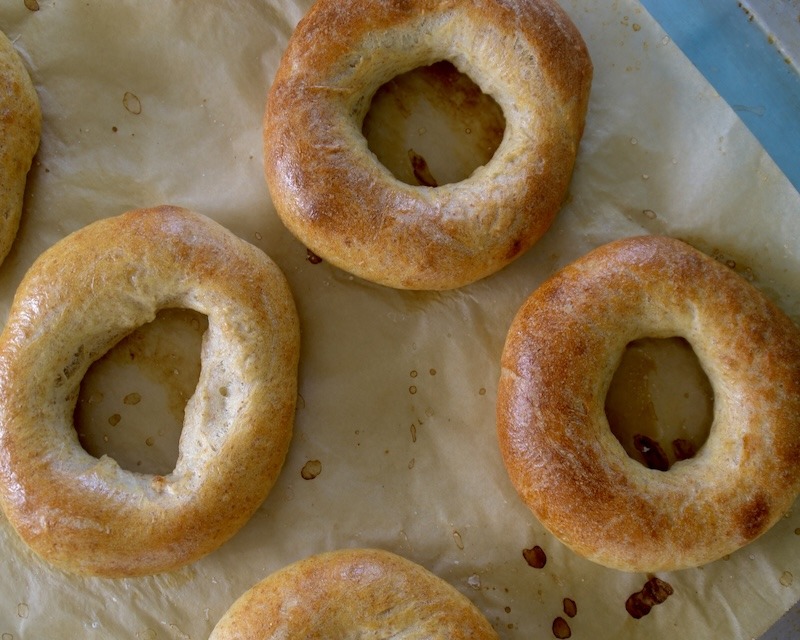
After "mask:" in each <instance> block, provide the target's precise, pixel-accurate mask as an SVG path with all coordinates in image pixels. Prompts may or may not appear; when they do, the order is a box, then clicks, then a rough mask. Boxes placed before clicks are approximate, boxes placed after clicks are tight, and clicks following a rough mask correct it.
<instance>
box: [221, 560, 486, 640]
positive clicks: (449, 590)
mask: <svg viewBox="0 0 800 640" xmlns="http://www.w3.org/2000/svg"><path fill="white" fill-rule="evenodd" d="M399 637H402V638H408V639H409V640H413V639H414V638H447V639H448V640H459V639H460V638H470V639H472V640H480V639H481V638H486V639H489V638H491V639H496V638H497V637H498V636H497V634H496V633H495V631H494V629H492V626H491V625H490V624H489V622H488V621H487V620H486V618H485V617H484V616H483V614H482V613H481V612H480V611H479V610H478V609H477V608H476V607H475V605H474V604H472V602H470V601H469V600H468V599H467V597H466V596H464V595H463V594H462V593H461V592H459V591H458V590H456V589H455V587H453V586H451V585H450V584H448V583H447V582H445V581H444V580H442V579H441V578H439V577H437V576H435V575H434V574H432V573H430V572H429V571H428V570H427V569H425V568H423V567H422V566H420V565H418V564H416V563H414V562H411V561H410V560H406V559H405V558H402V557H400V556H397V555H395V554H393V553H390V552H388V551H379V550H376V549H348V550H340V551H332V552H328V553H323V554H319V555H316V556H311V557H309V558H305V559H303V560H300V561H298V562H295V563H294V564H291V565H289V566H288V567H285V568H283V569H281V570H279V571H276V572H275V573H273V574H272V575H270V576H268V577H267V578H265V579H264V580H262V581H261V582H259V583H258V584H257V585H255V586H254V587H252V588H251V589H250V590H249V591H247V592H246V593H244V594H243V595H242V596H241V597H240V598H239V599H238V600H236V602H234V603H233V605H232V606H231V607H230V609H228V611H227V612H226V613H225V615H224V616H223V617H222V618H221V619H220V621H219V622H218V623H217V626H216V627H215V628H214V631H213V632H212V633H211V636H210V638H209V640H234V638H236V639H241V638H258V639H259V640H269V639H277V638H307V639H309V640H312V639H315V638H317V639H320V638H399Z"/></svg>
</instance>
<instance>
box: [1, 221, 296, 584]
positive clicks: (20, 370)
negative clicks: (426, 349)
mask: <svg viewBox="0 0 800 640" xmlns="http://www.w3.org/2000/svg"><path fill="white" fill-rule="evenodd" d="M168 307H173V308H174V307H178V308H189V309H194V310H195V311H198V312H200V313H203V314H205V315H207V316H208V330H207V332H206V334H205V335H204V337H203V345H202V352H201V373H200V380H199V382H198V385H197V388H196V390H195V393H194V394H193V396H192V397H191V398H190V400H189V402H188V403H187V405H186V411H185V420H184V425H183V431H182V433H181V439H180V445H179V453H178V460H177V464H176V466H175V470H174V471H173V472H172V473H170V474H168V475H166V476H158V475H145V474H138V473H135V472H131V471H127V470H125V469H122V468H120V467H119V465H118V464H117V463H116V462H115V461H114V460H113V459H111V458H108V457H106V456H103V457H101V458H99V459H98V458H95V457H93V456H91V455H89V454H88V453H86V451H84V450H83V449H82V448H81V446H80V444H79V442H78V437H77V433H76V431H75V427H74V424H73V411H74V408H75V403H76V401H77V397H78V392H79V388H80V383H81V379H82V378H83V376H84V374H85V373H86V371H87V369H88V367H89V365H90V364H91V363H92V361H94V360H96V359H97V358H99V357H100V356H101V355H102V354H103V353H104V352H105V351H107V350H108V349H109V348H111V347H112V346H113V345H114V344H115V343H116V342H118V341H119V340H120V339H121V338H122V337H123V336H125V335H126V334H128V333H129V332H130V331H132V330H133V329H135V328H136V327H139V326H141V325H143V324H145V323H147V322H150V321H151V320H153V318H154V317H155V314H156V312H157V311H158V310H159V309H163V308H168ZM298 342H299V331H298V320H297V315H296V311H295V307H294V302H293V300H292V296H291V293H290V291H289V289H288V286H287V283H286V281H285V279H284V276H283V274H282V273H281V272H280V271H279V269H278V268H277V266H276V265H275V264H274V263H273V262H272V261H271V260H270V259H269V258H268V257H267V256H266V255H265V254H264V253H263V252H261V251H260V250H259V249H257V248H256V247H254V246H252V245H250V244H248V243H247V242H245V241H244V240H241V239H239V238H237V237H236V236H234V235H233V234H232V233H230V232H228V231H227V230H225V229H224V228H223V227H221V226H220V225H219V224H217V223H216V222H213V221H212V220H210V219H208V218H205V217H203V216H201V215H199V214H196V213H193V212H190V211H187V210H184V209H178V208H174V207H158V208H154V209H143V210H136V211H131V212H128V213H125V214H123V215H120V216H117V217H113V218H108V219H105V220H101V221H98V222H95V223H93V224H91V225H89V226H87V227H85V228H83V229H81V230H79V231H77V232H75V233H73V234H72V235H70V236H68V237H66V238H64V239H63V240H61V241H60V242H58V243H56V244H55V245H54V246H52V247H51V248H50V249H48V250H47V251H45V252H44V253H43V254H42V255H41V256H40V257H39V258H38V259H37V260H36V262H34V264H33V265H32V266H31V268H30V270H29V271H28V273H27V274H26V275H25V277H24V279H23V281H22V283H21V284H20V286H19V289H18V291H17V293H16V296H15V298H14V301H13V303H12V307H11V311H10V314H9V318H8V321H7V323H6V326H5V328H4V330H3V332H2V334H1V335H0V504H2V507H3V510H4V511H5V514H6V516H7V517H8V519H9V521H10V522H11V524H12V525H13V526H14V528H15V529H16V531H17V532H18V533H19V535H20V537H21V538H22V539H23V540H25V542H27V543H28V545H29V546H30V547H31V548H32V549H33V550H34V551H35V552H37V553H38V554H39V555H40V556H41V557H43V558H44V559H46V560H48V561H49V562H51V563H53V564H55V565H57V566H58V567H61V568H62V569H65V570H67V571H70V572H75V573H79V574H90V575H99V576H107V577H119V576H134V575H143V574H152V573H158V572H163V571H168V570H171V569H173V568H176V567H178V566H181V565H183V564H186V563H189V562H191V561H193V560H196V559H198V558H199V557H201V556H203V555H204V554H206V553H208V552H210V551H212V550H214V549H216V548H217V547H218V546H219V545H221V544H222V543H223V542H225V541H226V540H227V539H228V538H230V537H231V536H232V535H233V534H234V533H235V532H236V531H237V530H238V529H239V528H240V527H241V526H242V525H243V524H244V523H245V522H246V521H247V520H248V518H249V517H250V516H251V515H252V513H253V512H254V511H255V509H256V508H257V507H258V506H259V505H260V504H261V502H262V501H263V500H264V498H265V496H266V495H267V493H268V491H269V490H270V488H271V486H272V485H273V483H274V481H275V479H276V477H277V475H278V473H279V471H280V469H281V466H282V464H283V461H284V457H285V455H286V452H287V448H288V445H289V441H290V438H291V431H292V423H293V420H294V406H295V399H296V384H297V382H296V377H297V376H296V372H297V361H298V351H299V346H298Z"/></svg>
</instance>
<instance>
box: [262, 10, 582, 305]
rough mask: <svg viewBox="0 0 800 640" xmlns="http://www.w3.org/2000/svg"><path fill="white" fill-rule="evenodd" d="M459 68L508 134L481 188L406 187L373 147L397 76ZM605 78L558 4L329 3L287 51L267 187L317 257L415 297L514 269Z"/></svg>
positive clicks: (271, 100) (557, 188) (267, 123)
mask: <svg viewBox="0 0 800 640" xmlns="http://www.w3.org/2000/svg"><path fill="white" fill-rule="evenodd" d="M441 60H447V61H450V62H452V63H453V64H454V65H455V66H456V67H457V68H458V69H459V71H461V72H462V73H464V74H466V75H467V76H469V77H470V78H472V80H474V81H475V82H476V83H477V84H478V85H479V86H480V87H481V89H482V90H483V91H484V92H485V93H487V94H489V95H491V96H492V97H493V98H494V99H495V100H496V101H497V103H498V104H499V105H500V107H501V108H502V110H503V113H504V115H505V119H506V129H505V134H504V137H503V140H502V142H501V144H500V146H499V148H498V149H497V151H496V153H495V155H494V156H493V158H492V159H491V161H489V163H487V164H486V165H485V166H483V167H479V168H478V169H477V170H476V171H475V172H474V173H473V174H472V175H471V176H470V177H469V178H467V179H466V180H463V181H461V182H458V183H454V184H447V185H442V186H439V187H427V186H413V185H409V184H405V183H403V182H401V181H399V180H397V179H396V178H395V177H394V176H393V175H392V174H391V173H390V172H389V171H388V169H386V168H385V167H383V166H382V165H381V164H380V163H379V162H378V161H377V159H376V158H375V156H374V154H372V152H371V151H370V150H369V149H368V147H367V141H366V139H365V138H364V136H363V135H362V133H361V127H362V122H363V120H364V116H365V115H366V113H367V112H368V110H369V108H370V103H371V99H372V96H373V95H374V94H375V92H376V91H377V90H378V88H380V86H381V85H383V84H384V83H386V82H387V81H389V80H391V79H392V78H393V77H395V76H397V75H399V74H401V73H404V72H406V71H410V70H412V69H414V68H417V67H420V66H423V65H428V64H431V63H434V62H437V61H441ZM591 76H592V65H591V60H590V58H589V54H588V52H587V49H586V46H585V43H584V42H583V40H582V38H581V35H580V34H579V32H578V30H577V29H576V28H575V26H574V24H573V23H572V22H571V21H570V19H569V18H568V16H567V15H566V14H565V13H564V12H563V11H562V10H561V9H560V7H559V6H558V5H557V4H556V3H555V2H554V0H516V1H515V2H507V1H505V0H468V1H461V0H458V1H456V0H446V1H444V2H442V1H441V0H402V1H400V0H386V1H384V2H377V3H376V2H374V1H372V0H317V2H316V3H315V4H314V5H313V7H312V8H311V10H310V11H309V12H308V14H307V15H306V16H305V17H304V18H303V19H302V20H301V21H300V23H299V24H298V25H297V28H296V29H295V31H294V33H293V35H292V37H291V38H290V40H289V43H288V46H287V49H286V51H285V53H284V56H283V58H282V60H281V63H280V66H279V68H278V71H277V74H276V76H275V79H274V82H273V84H272V86H271V88H270V92H269V97H268V100H267V105H266V110H265V116H264V158H265V174H266V180H267V183H268V185H269V189H270V193H271V196H272V201H273V203H274V205H275V207H276V210H277V212H278V215H279V216H280V218H281V219H282V220H283V222H284V224H285V225H286V227H287V228H288V229H289V230H290V231H291V232H292V233H293V234H294V235H295V236H296V237H297V238H299V239H300V241H301V242H303V243H305V245H306V246H307V247H308V248H309V249H310V250H311V251H313V252H314V253H315V254H317V255H318V256H320V257H322V258H324V259H325V260H328V261H329V262H331V263H332V264H334V265H336V266H338V267H340V268H342V269H344V270H346V271H348V272H350V273H353V274H355V275H357V276H360V277H362V278H365V279H367V280H371V281H374V282H377V283H380V284H383V285H387V286H390V287H396V288H402V289H449V288H455V287H459V286H462V285H465V284H467V283H470V282H473V281H475V280H478V279H480V278H483V277H485V276H487V275H490V274H492V273H494V272H495V271H497V270H499V269H501V268H502V267H504V266H505V265H507V264H508V263H510V262H511V261H512V260H514V259H515V258H517V257H518V256H520V255H521V254H522V253H523V252H525V251H526V250H527V249H528V248H529V247H530V246H531V245H532V244H534V242H536V241H537V240H538V239H539V238H540V237H541V236H542V235H543V234H544V232H545V231H546V230H547V229H548V227H549V226H550V224H551V222H552V220H553V218H554V217H555V215H556V213H557V211H558V209H559V208H560V207H561V205H562V203H563V201H564V199H565V196H566V192H567V188H568V185H569V181H570V178H571V175H572V170H573V166H574V162H575V156H576V153H577V149H578V144H579V140H580V138H581V135H582V133H583V127H584V120H585V115H586V110H587V104H588V97H589V89H590V84H591Z"/></svg>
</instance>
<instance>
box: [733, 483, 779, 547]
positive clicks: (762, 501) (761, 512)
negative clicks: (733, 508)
mask: <svg viewBox="0 0 800 640" xmlns="http://www.w3.org/2000/svg"><path fill="white" fill-rule="evenodd" d="M770 513H771V509H770V506H769V501H768V500H767V498H766V497H765V496H764V494H762V493H759V494H757V495H755V496H753V497H752V498H751V499H750V501H749V502H748V503H747V504H746V505H745V506H744V507H742V509H741V510H740V511H739V513H738V514H737V521H738V523H739V527H740V529H741V533H742V536H743V537H744V538H745V539H746V540H752V539H753V538H756V537H757V536H758V535H760V534H761V533H763V531H764V530H765V529H766V528H767V525H768V523H769V519H770Z"/></svg>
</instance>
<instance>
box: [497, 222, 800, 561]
mask: <svg viewBox="0 0 800 640" xmlns="http://www.w3.org/2000/svg"><path fill="white" fill-rule="evenodd" d="M647 337H649V338H670V337H681V338H685V339H686V340H687V341H688V342H689V344H690V345H691V346H692V348H693V349H694V351H695V353H696V355H697V357H698V360H699V361H700V364H701V366H702V367H703V369H704V371H705V373H706V375H707V376H708V379H709V382H710V383H711V388H712V390H713V393H714V412H713V422H712V425H711V430H710V433H709V436H708V439H707V441H706V442H705V444H704V445H703V446H702V447H701V448H700V450H699V451H698V452H697V454H696V455H695V456H694V457H692V458H690V459H688V460H683V461H680V462H677V463H675V464H674V465H673V466H672V467H670V468H669V470H667V471H658V470H654V469H649V468H647V467H645V466H644V465H642V464H640V463H639V462H638V461H635V460H633V459H632V458H630V457H629V456H628V455H627V453H626V452H625V450H624V449H623V446H622V444H620V442H619V441H618V440H617V439H616V438H615V437H614V435H613V434H612V432H611V429H610V428H609V424H608V420H607V418H606V414H605V410H604V408H605V399H606V395H607V392H608V388H609V385H610V382H611V378H612V376H613V374H614V372H615V370H616V368H617V366H618V364H619V362H620V359H621V357H622V354H623V352H624V350H625V348H626V345H627V344H628V343H630V342H631V341H633V340H637V339H639V338H647ZM501 364H502V373H501V377H500V383H499V387H498V398H497V428H498V436H499V440H500V448H501V451H502V455H503V458H504V460H505V464H506V467H507V469H508V472H509V475H510V477H511V480H512V482H513V484H514V486H515V487H516V489H517V491H518V492H519V494H520V496H521V497H522V500H523V501H524V502H525V503H526V504H527V505H528V506H529V507H530V509H531V510H532V511H533V513H534V514H535V515H536V517H537V518H538V519H539V520H540V521H541V522H542V524H543V525H544V526H545V527H546V528H547V529H549V530H550V531H551V532H552V533H553V534H554V535H555V536H556V537H558V538H559V539H560V540H561V541H562V542H564V543H565V544H566V545H567V546H569V547H570V548H572V549H573V550H575V551H576V552H577V553H579V554H581V555H584V556H586V557H587V558H589V559H590V560H593V561H595V562H598V563H600V564H603V565H606V566H608V567H613V568H616V569H623V570H627V571H643V572H644V571H667V570H675V569H682V568H686V567H693V566H698V565H702V564H705V563H708V562H711V561H713V560H716V559H718V558H721V557H723V556H724V555H726V554H729V553H732V552H734V551H736V550H737V549H739V548H741V547H743V546H744V545H746V544H748V543H749V542H752V541H753V540H755V539H756V538H758V537H759V536H761V535H762V534H763V533H765V532H766V531H767V530H768V529H769V528H770V527H772V525H773V524H775V522H777V521H778V520H779V519H780V518H781V517H782V516H783V515H784V514H785V513H786V512H787V511H788V510H789V509H790V507H791V506H792V504H793V502H794V500H795V498H796V497H797V495H798V491H800V329H798V327H797V326H796V325H795V324H794V323H793V322H792V320H791V319H790V318H788V317H787V316H786V314H784V313H783V312H782V311H781V310H780V309H779V308H778V307H777V306H776V305H775V304H774V303H773V302H771V301H770V300H769V299H768V298H767V297H766V296H765V295H764V294H763V293H761V292H760V291H758V290H757V289H756V288H755V287H754V286H753V285H751V284H750V283H749V282H747V281H746V280H745V279H744V278H742V277H740V276H739V275H737V274H736V273H734V272H733V271H732V270H731V269H729V268H728V267H727V266H725V265H723V264H721V263H720V262H718V261H716V260H714V259H713V258H711V257H709V256H706V255H705V254H703V253H701V252H700V251H697V250H696V249H694V248H692V247H691V246H689V245H688V244H685V243H683V242H681V241H679V240H675V239H672V238H668V237H663V236H645V237H637V238H627V239H624V240H619V241H616V242H612V243H610V244H607V245H604V246H602V247H599V248H598V249H595V250H594V251H592V252H590V253H589V254H588V255H586V256H584V257H582V258H580V259H578V260H576V261H575V262H574V263H572V264H570V265H568V266H567V267H565V268H564V269H562V270H561V271H559V272H558V273H557V274H555V275H554V276H553V277H552V278H550V279H549V280H547V281H546V282H545V283H544V284H542V285H541V286H540V287H539V288H538V289H537V290H536V291H534V292H533V293H532V294H531V296H530V297H529V298H528V299H527V301H526V302H525V303H524V304H523V305H522V307H521V308H520V310H519V312H518V313H517V315H516V317H515V319H514V321H513V322H512V324H511V327H510V328H509V332H508V337H507V339H506V344H505V347H504V350H503V355H502V361H501Z"/></svg>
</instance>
